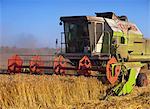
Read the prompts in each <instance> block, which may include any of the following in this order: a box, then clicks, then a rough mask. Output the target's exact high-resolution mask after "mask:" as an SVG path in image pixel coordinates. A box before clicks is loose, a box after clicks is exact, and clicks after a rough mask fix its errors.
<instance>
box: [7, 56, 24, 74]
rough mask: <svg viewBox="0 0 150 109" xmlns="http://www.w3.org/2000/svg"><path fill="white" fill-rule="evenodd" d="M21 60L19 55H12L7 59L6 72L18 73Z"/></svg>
mask: <svg viewBox="0 0 150 109" xmlns="http://www.w3.org/2000/svg"><path fill="white" fill-rule="evenodd" d="M22 64H23V60H22V59H21V57H20V56H19V55H13V56H11V57H10V58H9V59H8V72H9V73H10V74H11V73H14V74H15V73H20V72H21V67H22Z"/></svg>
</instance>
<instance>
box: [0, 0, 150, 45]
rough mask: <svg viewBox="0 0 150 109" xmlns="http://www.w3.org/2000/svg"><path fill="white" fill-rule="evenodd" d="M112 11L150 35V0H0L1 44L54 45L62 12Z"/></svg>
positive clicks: (63, 13)
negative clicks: (126, 18)
mask: <svg viewBox="0 0 150 109" xmlns="http://www.w3.org/2000/svg"><path fill="white" fill-rule="evenodd" d="M107 11H113V12H115V13H116V14H117V15H127V16H128V19H129V21H131V22H134V23H135V24H137V26H138V27H139V28H140V30H141V31H142V33H143V34H144V35H145V36H146V37H148V36H149V38H150V0H0V45H4V46H17V47H55V39H56V38H58V39H60V33H61V32H62V31H63V27H62V26H59V22H60V21H59V18H60V16H71V15H95V14H94V13H95V12H107Z"/></svg>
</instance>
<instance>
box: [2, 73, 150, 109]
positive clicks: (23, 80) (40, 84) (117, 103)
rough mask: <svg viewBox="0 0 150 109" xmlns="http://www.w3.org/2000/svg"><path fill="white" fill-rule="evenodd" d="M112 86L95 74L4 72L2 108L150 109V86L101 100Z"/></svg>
mask: <svg viewBox="0 0 150 109" xmlns="http://www.w3.org/2000/svg"><path fill="white" fill-rule="evenodd" d="M108 87H110V86H108V85H103V84H102V83H101V81H99V80H97V79H96V78H93V77H88V78H87V77H82V76H80V77H71V76H67V77H65V76H56V75H53V76H50V75H26V74H16V75H0V108H1V109H149V107H150V85H149V86H147V87H142V88H139V87H135V88H134V90H133V91H132V93H131V94H128V95H126V96H120V97H117V96H110V97H109V98H108V100H100V99H101V98H102V97H103V96H104V95H105V94H106V89H107V88H108Z"/></svg>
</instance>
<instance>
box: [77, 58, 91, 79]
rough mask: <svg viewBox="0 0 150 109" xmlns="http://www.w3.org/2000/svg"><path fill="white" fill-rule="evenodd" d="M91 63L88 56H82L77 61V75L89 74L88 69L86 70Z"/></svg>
mask: <svg viewBox="0 0 150 109" xmlns="http://www.w3.org/2000/svg"><path fill="white" fill-rule="evenodd" d="M91 66H92V64H91V61H90V59H89V58H88V56H84V57H83V58H82V59H81V60H80V61H79V67H78V69H79V71H78V74H79V75H85V76H90V71H89V70H88V69H89V68H91Z"/></svg>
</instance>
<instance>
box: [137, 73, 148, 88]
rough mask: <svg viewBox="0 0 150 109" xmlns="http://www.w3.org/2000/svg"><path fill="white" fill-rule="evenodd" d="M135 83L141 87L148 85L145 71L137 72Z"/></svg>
mask: <svg viewBox="0 0 150 109" xmlns="http://www.w3.org/2000/svg"><path fill="white" fill-rule="evenodd" d="M136 85H137V86H138V87H143V86H147V85H148V79H147V76H146V74H145V73H139V75H138V77H137V79H136Z"/></svg>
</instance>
